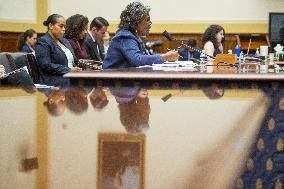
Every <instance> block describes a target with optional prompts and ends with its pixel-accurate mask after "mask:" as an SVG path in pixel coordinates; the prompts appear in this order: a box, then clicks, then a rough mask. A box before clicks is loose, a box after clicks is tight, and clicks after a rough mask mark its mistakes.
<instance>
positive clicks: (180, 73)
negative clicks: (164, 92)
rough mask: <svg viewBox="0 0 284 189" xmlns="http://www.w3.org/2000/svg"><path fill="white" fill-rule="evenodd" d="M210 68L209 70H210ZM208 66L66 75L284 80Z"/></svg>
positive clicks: (280, 75)
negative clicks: (195, 68)
mask: <svg viewBox="0 0 284 189" xmlns="http://www.w3.org/2000/svg"><path fill="white" fill-rule="evenodd" d="M208 69H209V70H208ZM213 69H214V68H213V67H208V68H207V70H206V71H204V72H200V71H199V70H182V69H179V68H177V69H172V70H170V69H168V70H167V71H164V70H154V69H153V68H150V67H147V68H125V69H109V70H101V71H82V72H69V73H67V74H65V75H64V77H66V78H70V79H71V80H75V79H129V80H267V81H277V80H278V81H280V80H284V73H255V72H245V73H243V72H242V73H238V72H237V71H236V70H230V69H228V70H221V71H220V70H213Z"/></svg>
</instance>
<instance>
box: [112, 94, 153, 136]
mask: <svg viewBox="0 0 284 189" xmlns="http://www.w3.org/2000/svg"><path fill="white" fill-rule="evenodd" d="M118 108H119V111H120V121H121V123H122V125H123V126H124V127H125V129H126V131H127V132H129V133H142V132H144V131H145V130H147V129H148V128H149V114H150V111H151V110H150V104H149V98H148V97H147V98H140V97H138V96H137V97H136V98H135V99H133V100H132V101H130V102H128V103H126V104H119V105H118Z"/></svg>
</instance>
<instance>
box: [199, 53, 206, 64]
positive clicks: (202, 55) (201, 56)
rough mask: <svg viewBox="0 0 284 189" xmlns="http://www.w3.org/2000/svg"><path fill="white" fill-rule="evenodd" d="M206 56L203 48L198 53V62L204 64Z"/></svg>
mask: <svg viewBox="0 0 284 189" xmlns="http://www.w3.org/2000/svg"><path fill="white" fill-rule="evenodd" d="M206 62H207V56H206V55H205V50H202V52H201V54H200V64H206Z"/></svg>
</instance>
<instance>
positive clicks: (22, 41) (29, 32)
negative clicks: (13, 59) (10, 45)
mask: <svg viewBox="0 0 284 189" xmlns="http://www.w3.org/2000/svg"><path fill="white" fill-rule="evenodd" d="M34 34H36V31H35V30H34V29H28V30H26V31H25V32H24V33H22V34H21V35H20V36H19V44H18V50H19V51H21V49H22V47H23V46H24V45H25V44H26V41H27V38H28V37H32V36H33V35H34Z"/></svg>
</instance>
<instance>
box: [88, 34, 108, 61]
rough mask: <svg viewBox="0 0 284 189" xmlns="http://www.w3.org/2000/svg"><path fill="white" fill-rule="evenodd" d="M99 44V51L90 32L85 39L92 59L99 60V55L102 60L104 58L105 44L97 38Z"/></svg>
mask: <svg viewBox="0 0 284 189" xmlns="http://www.w3.org/2000/svg"><path fill="white" fill-rule="evenodd" d="M97 42H98V46H99V51H100V52H98V50H97V48H96V47H95V42H94V41H93V39H92V37H91V36H90V34H89V33H88V34H87V36H86V39H85V42H84V43H85V46H86V48H87V52H88V55H89V57H90V59H91V60H96V61H99V60H100V59H99V56H100V57H101V59H102V60H104V45H103V44H102V42H101V41H100V40H97Z"/></svg>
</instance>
